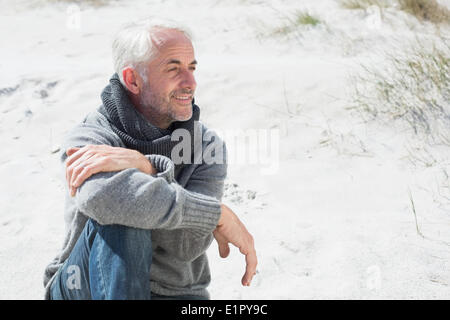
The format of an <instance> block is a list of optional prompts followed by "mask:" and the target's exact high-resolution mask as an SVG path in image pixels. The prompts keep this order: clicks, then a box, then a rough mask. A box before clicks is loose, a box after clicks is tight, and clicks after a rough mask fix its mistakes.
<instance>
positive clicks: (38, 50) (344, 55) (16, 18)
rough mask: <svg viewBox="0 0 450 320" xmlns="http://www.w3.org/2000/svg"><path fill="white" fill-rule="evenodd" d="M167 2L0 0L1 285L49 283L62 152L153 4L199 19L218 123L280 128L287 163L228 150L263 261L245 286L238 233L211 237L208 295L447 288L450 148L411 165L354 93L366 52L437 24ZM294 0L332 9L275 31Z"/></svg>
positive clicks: (212, 120)
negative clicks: (135, 22)
mask: <svg viewBox="0 0 450 320" xmlns="http://www.w3.org/2000/svg"><path fill="white" fill-rule="evenodd" d="M168 2H169V4H168V3H167V2H166V1H111V4H110V5H107V6H102V7H98V8H96V7H90V6H87V5H83V6H81V7H70V8H69V9H68V5H67V4H55V3H50V4H47V2H46V1H43V0H40V1H37V0H36V1H14V2H11V1H0V5H1V7H2V11H1V16H0V30H1V31H0V32H1V39H2V45H1V50H0V58H1V59H0V73H1V75H2V76H1V77H0V90H3V91H0V92H3V93H2V94H0V139H1V142H2V143H1V144H2V150H3V151H2V152H1V154H0V180H1V181H2V182H1V185H0V204H1V205H0V299H41V298H42V297H43V286H42V275H43V271H44V268H45V266H46V265H47V264H48V263H49V262H50V261H51V259H52V258H53V257H54V256H55V254H56V253H57V251H58V249H59V248H60V246H61V245H62V239H63V232H64V226H63V204H64V203H63V180H62V175H61V171H60V170H61V169H60V166H59V163H58V157H57V153H55V151H56V150H58V146H59V143H60V142H61V139H62V136H63V134H64V133H65V132H67V130H69V129H70V128H71V127H72V126H74V125H75V124H76V123H78V122H79V121H80V120H81V119H82V118H83V117H84V115H85V114H87V113H88V112H89V111H91V110H93V109H94V108H96V107H97V106H98V105H99V104H100V98H99V95H100V92H101V90H102V89H103V87H104V86H105V84H106V83H107V81H108V79H109V76H110V75H111V74H112V73H113V71H112V61H111V55H110V42H111V37H112V35H113V33H114V32H115V31H116V30H117V29H118V28H119V26H120V25H121V24H122V23H123V22H125V21H128V20H129V19H130V18H131V17H144V16H146V15H152V14H153V15H159V16H161V17H170V18H172V19H174V20H177V21H180V22H181V23H183V24H185V25H187V26H188V27H189V28H190V29H191V30H192V32H193V34H194V44H195V48H196V54H197V60H198V61H199V68H198V71H197V82H198V91H197V96H196V102H197V103H198V104H199V105H200V107H201V108H202V119H203V121H204V122H205V123H206V124H207V125H208V126H209V127H212V128H217V129H278V130H279V136H280V144H279V166H278V171H277V172H276V173H275V174H272V175H264V174H262V172H261V169H263V168H264V166H263V165H254V164H248V163H247V164H242V165H231V166H230V170H229V181H228V183H227V190H226V197H225V200H224V201H225V202H226V203H228V204H229V205H230V206H231V207H232V208H233V209H234V210H235V211H236V212H237V213H238V214H239V215H240V217H241V218H242V220H243V221H244V222H245V223H246V225H247V227H248V229H249V230H250V231H251V232H252V233H253V235H254V237H255V241H256V246H257V252H258V258H259V266H258V271H259V273H258V275H257V276H256V278H255V279H254V282H253V284H252V286H251V287H249V288H244V287H242V286H241V285H240V278H241V276H242V274H243V272H244V260H243V257H242V256H241V255H240V254H239V252H238V250H236V249H235V248H233V249H234V250H232V253H231V255H230V257H229V258H228V259H227V260H223V259H221V258H220V257H219V255H218V252H217V246H216V245H215V244H213V246H212V247H211V248H210V250H209V252H208V253H209V258H210V264H211V271H212V278H213V280H212V283H211V286H210V292H211V295H212V298H214V299H310V298H312V299H334V298H337V299H347V298H350V299H373V298H389V299H401V298H407V299H418V298H425V299H433V298H438V299H448V298H450V273H449V270H450V262H449V258H450V250H449V245H450V228H449V226H450V214H449V211H448V210H449V204H448V200H447V203H445V201H442V197H440V196H439V193H438V192H440V191H441V190H440V189H439V188H438V186H437V184H439V181H442V180H440V179H441V178H442V170H441V169H440V168H441V166H444V165H446V166H447V167H448V165H449V161H448V160H449V155H448V154H445V152H447V153H448V150H443V153H442V158H443V159H446V161H447V162H442V163H440V164H439V165H435V166H432V167H429V168H423V167H420V166H417V165H413V164H411V162H410V161H408V158H407V155H408V153H407V150H405V147H404V145H405V144H404V142H405V137H404V135H403V134H401V132H400V130H398V129H397V128H395V127H388V126H382V125H379V124H376V123H364V122H363V121H361V119H359V118H357V117H354V116H352V115H351V113H350V112H349V111H348V110H346V108H345V107H346V106H348V103H349V102H348V101H349V92H350V89H351V83H350V81H349V77H348V76H349V74H351V72H352V71H353V70H355V69H357V68H358V66H359V65H360V63H362V62H368V61H373V63H374V64H376V63H380V64H382V63H383V60H382V58H381V57H382V56H381V55H380V53H381V52H384V51H388V50H390V49H391V48H393V47H397V48H398V47H400V48H401V46H402V45H406V44H407V43H408V41H410V40H411V39H414V36H415V35H417V34H420V35H421V36H422V37H424V38H429V39H433V38H434V37H435V35H434V33H433V28H432V27H431V26H430V25H428V24H420V23H419V22H417V21H416V20H415V19H414V18H412V17H410V16H408V15H407V14H405V13H402V12H398V11H397V10H394V9H389V10H387V11H386V12H385V15H384V17H383V20H382V22H381V24H380V23H378V21H379V20H377V13H376V11H373V10H372V11H371V10H368V11H367V12H364V11H362V10H357V11H351V10H346V9H343V8H341V7H339V6H338V5H337V3H336V2H335V1H332V0H320V1H318V0H316V1H313V0H309V1H306V0H305V1H301V2H299V1H281V0H279V1H275V2H273V1H271V2H270V5H268V4H267V3H269V2H268V1H267V2H266V1H256V0H255V1H238V0H233V1H220V0H216V1H210V2H209V4H208V5H205V4H203V1H168ZM188 2H189V4H187V3H188ZM441 3H448V1H441ZM77 8H78V9H80V16H79V17H80V20H79V23H80V24H79V26H80V28H74V27H77V20H76V17H77V15H76V10H77ZM295 10H308V11H309V12H310V13H312V14H314V15H316V16H318V17H319V18H320V19H321V21H322V22H325V23H322V24H319V25H318V26H316V27H301V29H300V31H299V33H298V37H290V38H286V37H279V36H278V37H276V36H270V35H268V33H269V32H271V31H273V30H274V29H275V28H276V27H277V26H280V25H282V24H283V23H284V22H285V21H286V19H285V18H283V16H285V15H287V14H289V13H292V12H294V11H295ZM74 17H75V20H74V19H73V18H74ZM283 19H284V20H283ZM448 31H449V30H448V26H447V27H445V29H443V30H442V32H447V33H448ZM7 88H10V89H7ZM14 88H16V89H14ZM7 91H10V93H7ZM233 151H234V150H230V152H233ZM408 190H411V192H412V195H413V199H414V204H415V209H416V213H417V221H418V225H419V228H420V232H421V233H422V234H423V235H424V236H425V237H421V236H420V235H419V234H418V233H417V231H416V224H415V219H414V214H413V211H412V207H411V203H410V199H409V196H408ZM447 197H448V190H447Z"/></svg>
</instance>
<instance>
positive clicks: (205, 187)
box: [67, 146, 257, 286]
mask: <svg viewBox="0 0 450 320" xmlns="http://www.w3.org/2000/svg"><path fill="white" fill-rule="evenodd" d="M89 148H91V150H93V151H95V152H93V153H92V154H93V155H94V156H98V157H97V160H96V159H95V158H94V156H93V155H92V154H91V155H90V156H84V154H85V153H87V150H89ZM101 148H104V149H108V148H110V147H108V146H103V147H102V146H99V147H94V148H92V147H87V148H84V149H79V150H78V149H76V150H72V151H69V153H71V154H72V156H71V157H72V159H71V160H68V162H67V163H69V165H68V167H67V171H69V174H68V176H69V178H68V181H69V183H70V181H78V184H83V181H82V180H83V179H84V178H83V179H78V178H77V177H75V178H72V177H71V176H72V175H73V173H76V172H78V175H79V174H80V173H81V172H83V169H77V168H82V167H83V165H84V164H87V165H88V164H89V163H92V164H93V165H94V166H95V165H96V166H98V167H99V168H100V169H99V170H98V172H100V173H98V174H96V175H95V176H93V177H91V178H89V179H88V180H86V183H85V184H84V185H82V187H81V188H79V189H82V190H80V191H79V192H78V193H77V197H78V198H80V197H81V198H83V195H85V194H90V191H89V189H90V188H93V189H94V190H93V192H96V190H97V193H100V195H99V196H96V195H95V196H91V197H90V198H88V199H89V202H90V205H89V206H87V207H85V206H83V205H82V204H81V206H80V207H81V208H83V209H84V210H85V211H86V212H88V213H91V214H94V215H95V210H94V209H95V207H96V206H99V207H100V208H102V209H101V210H103V209H104V208H111V207H112V209H111V210H112V211H111V212H110V213H109V214H112V215H113V216H117V217H120V212H116V211H117V210H119V211H120V210H122V209H120V206H121V204H122V203H123V202H125V203H126V202H132V204H131V205H132V206H133V205H134V204H136V202H137V200H138V199H139V197H138V198H136V197H134V196H135V195H136V194H135V193H134V192H133V194H132V195H131V197H130V198H128V197H125V198H121V194H120V193H116V192H115V190H114V188H112V189H111V187H108V184H104V181H103V182H100V183H99V185H95V184H94V183H93V182H94V181H96V180H97V179H96V177H97V176H99V175H105V174H107V173H108V172H106V173H104V172H101V171H108V170H114V169H117V170H119V169H120V170H123V167H122V166H116V167H115V168H114V165H112V166H109V167H108V164H107V163H106V162H105V161H103V160H101V159H102V158H103V156H102V154H101V152H99V150H101ZM111 149H117V148H111ZM223 150H224V152H225V149H223ZM126 151H130V150H128V149H126ZM77 152H78V153H77ZM106 153H108V152H106ZM106 153H105V154H106ZM130 153H132V152H131V151H130ZM74 154H76V156H74ZM117 155H118V154H117V153H114V152H109V158H111V157H114V156H117ZM147 157H152V156H147ZM106 158H108V157H106ZM163 158H165V157H161V159H163ZM78 159H84V160H82V161H78ZM89 159H90V160H89ZM155 159H158V157H152V159H151V160H153V161H152V164H154V166H155V167H157V166H158V163H157V162H156V161H155ZM94 160H96V161H94ZM149 160H150V159H149ZM166 160H167V161H165V162H167V163H169V164H172V165H173V163H172V162H171V161H170V159H168V158H166ZM90 161H91V162H90ZM140 161H144V162H145V160H144V159H143V158H140ZM125 162H126V161H125ZM160 162H164V161H160ZM111 163H113V164H114V163H116V164H117V163H118V162H117V161H116V162H114V161H112V162H111ZM74 164H76V165H74ZM128 165H129V167H128V168H139V167H141V168H142V167H145V164H139V163H137V162H133V161H131V162H129V164H128ZM106 167H108V169H107V170H106ZM125 167H126V166H125ZM101 168H103V169H105V170H103V169H101ZM130 170H132V171H133V172H132V174H133V175H134V176H135V178H134V179H132V181H134V183H135V184H138V185H140V187H141V188H139V189H140V191H141V192H140V194H141V195H143V200H144V201H143V203H142V204H140V205H139V207H140V208H138V209H142V210H138V215H137V216H138V217H140V219H146V217H148V215H149V212H153V211H152V206H153V204H152V203H153V202H154V198H153V199H152V197H156V199H160V201H162V203H161V205H162V207H163V208H155V210H156V211H159V210H161V209H162V211H163V212H169V211H170V209H172V210H173V209H175V210H176V208H177V207H178V206H180V205H182V204H183V202H187V204H186V205H187V209H188V210H189V209H192V213H194V212H196V213H197V219H202V218H208V220H210V218H211V216H210V214H211V213H210V212H208V210H204V209H203V208H202V207H201V206H199V205H196V206H195V207H192V203H193V202H195V201H194V200H197V201H198V200H200V199H203V200H206V199H214V200H216V201H219V200H220V199H221V197H222V193H223V183H224V179H225V177H226V163H223V164H211V165H207V164H202V165H200V166H198V167H197V168H196V169H195V171H194V173H193V175H192V177H191V179H190V181H189V182H188V184H187V185H186V188H185V189H183V188H182V187H181V186H179V185H178V184H176V183H174V182H172V183H169V185H171V188H165V187H166V184H167V182H168V181H169V182H170V181H171V178H170V177H171V174H170V172H172V179H173V168H172V170H166V171H168V173H166V174H164V176H165V177H166V179H163V178H162V177H161V178H159V179H161V180H160V181H159V182H160V184H154V183H153V185H150V184H146V183H145V181H144V180H145V178H144V176H146V174H145V173H143V172H140V171H139V170H137V169H126V170H123V171H121V172H119V173H111V172H109V174H111V176H110V177H107V179H109V181H110V182H113V183H118V184H119V185H123V186H124V187H126V184H127V183H129V182H130V181H127V180H128V178H129V176H128V175H129V174H130V172H129V171H130ZM158 171H161V170H158ZM121 176H124V177H123V180H122V179H121V178H120V177H121ZM138 178H140V179H142V181H141V182H139V179H138ZM167 178H168V179H167ZM99 179H104V177H103V178H101V177H100V178H99ZM166 180H168V181H166ZM102 184H103V187H102ZM86 185H87V186H88V187H87V188H86ZM74 187H76V186H75V185H74ZM152 187H155V188H152ZM172 188H173V189H175V193H174V192H173V190H172ZM86 189H87V191H86ZM119 189H120V188H119ZM111 191H112V192H111ZM191 191H192V192H191ZM177 194H179V195H181V197H180V196H178V197H177V196H176V195H177ZM184 194H186V195H188V196H191V198H183V197H182V196H183V195H184ZM164 195H166V197H164ZM117 196H118V198H117ZM101 199H105V200H101ZM185 199H187V200H188V201H186V200H185ZM189 199H190V200H189ZM104 201H105V203H107V205H104V204H103V202H104ZM158 201H159V200H158ZM164 202H165V203H164ZM125 205H127V204H125ZM89 207H90V209H89ZM149 208H150V210H146V209H149ZM91 210H94V211H91ZM219 211H220V213H219V216H220V220H218V221H217V220H216V222H215V223H216V228H214V227H213V228H212V229H211V231H212V230H214V232H213V234H214V237H215V238H216V240H217V242H218V244H219V252H220V255H221V257H223V258H225V257H226V256H228V254H229V246H228V245H229V243H231V244H233V245H235V246H236V247H238V248H239V250H240V252H241V253H242V254H244V255H245V257H246V272H245V274H244V276H243V278H242V284H243V285H247V286H248V285H250V282H251V279H252V278H253V276H254V274H255V271H256V265H257V257H256V251H255V248H254V242H253V237H252V236H251V235H250V233H249V232H248V231H247V229H246V228H245V226H244V225H243V224H242V222H241V221H240V220H239V219H238V217H237V216H236V214H234V212H233V211H232V210H231V209H229V208H228V207H227V206H225V205H220V209H219ZM88 215H89V214H88ZM99 215H101V216H102V215H103V214H98V213H97V216H99ZM175 216H176V215H175ZM180 216H182V215H180ZM156 217H164V218H173V217H170V216H169V215H162V216H160V215H159V214H156ZM132 218H134V217H130V216H129V215H127V216H126V217H125V219H127V220H128V219H132ZM106 219H111V218H110V217H108V216H107V217H106ZM110 221H111V220H110ZM101 222H102V221H100V223H101ZM113 223H118V224H124V225H129V224H128V223H129V221H125V222H121V221H115V222H113ZM191 223H192V222H191ZM144 225H145V224H141V225H138V226H137V227H140V228H145V227H144ZM158 225H160V227H161V228H164V229H171V228H181V224H180V225H177V224H176V223H175V224H174V225H173V227H172V226H171V225H170V224H169V223H167V221H165V220H164V221H163V220H160V221H158ZM185 226H186V224H185ZM186 227H187V228H190V229H192V230H197V231H196V233H198V232H199V231H201V233H199V234H198V235H200V236H201V235H202V234H203V235H206V234H207V232H206V233H205V229H202V228H198V227H196V226H195V225H192V226H189V225H187V226H186ZM152 228H153V229H155V227H152ZM211 231H210V232H211Z"/></svg>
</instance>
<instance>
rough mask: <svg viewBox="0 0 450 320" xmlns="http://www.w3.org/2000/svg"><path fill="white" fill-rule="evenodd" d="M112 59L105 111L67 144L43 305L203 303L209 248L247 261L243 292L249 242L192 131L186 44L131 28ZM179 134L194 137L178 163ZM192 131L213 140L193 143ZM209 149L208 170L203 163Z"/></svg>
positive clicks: (217, 170) (219, 164) (191, 66)
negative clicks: (60, 216) (61, 220)
mask: <svg viewBox="0 0 450 320" xmlns="http://www.w3.org/2000/svg"><path fill="white" fill-rule="evenodd" d="M113 57H114V64H115V69H116V74H115V75H114V76H113V77H112V78H111V79H110V83H109V85H108V86H107V87H106V88H105V89H104V90H103V92H102V95H101V97H102V102H103V104H102V106H100V107H99V108H98V109H97V110H96V111H95V112H92V113H91V114H89V115H88V116H87V117H86V118H85V120H84V121H83V123H82V124H80V125H78V126H77V127H76V128H74V129H73V130H72V131H70V132H69V134H68V135H67V136H66V138H65V140H64V146H63V150H64V151H65V152H64V154H63V155H62V157H61V160H62V162H63V164H64V169H65V174H66V180H67V186H68V188H67V195H66V203H65V222H66V231H67V234H66V237H65V240H64V245H63V248H62V250H61V252H60V253H59V254H58V256H57V257H56V258H55V259H54V260H53V262H52V263H51V264H50V265H49V266H48V267H47V268H46V271H45V276H44V285H45V289H46V298H47V299H170V298H171V299H208V298H209V293H208V291H207V286H208V284H209V283H210V271H209V267H208V261H207V257H206V254H205V251H206V250H207V249H208V247H209V246H210V244H211V242H212V240H213V238H215V240H216V241H217V243H218V247H219V253H220V256H221V257H223V258H225V257H226V256H227V255H228V254H229V243H231V244H233V245H235V246H237V247H238V248H239V249H240V252H241V253H242V254H244V255H245V258H246V270H245V273H244V276H243V277H242V284H243V285H246V286H248V285H250V282H251V280H252V277H253V276H254V274H255V272H256V265H257V257H256V252H255V248H254V244H253V238H252V236H251V235H250V233H249V232H248V231H247V230H246V228H245V226H244V225H243V224H242V223H241V221H240V220H239V219H238V217H237V216H236V215H235V214H234V213H233V212H232V211H231V210H230V209H229V208H228V207H227V206H226V205H224V204H222V203H221V198H222V194H223V185H224V179H225V177H226V162H225V160H226V159H225V157H226V152H225V148H224V144H223V142H221V141H220V139H219V138H218V137H217V136H215V135H214V134H213V132H212V131H210V130H208V129H207V128H206V127H205V126H204V125H202V124H200V123H199V122H198V121H197V120H198V119H199V108H198V106H197V105H195V104H194V101H193V97H194V93H195V89H196V82H195V78H194V71H195V68H196V65H197V61H196V60H195V56H194V49H193V47H192V43H191V40H190V37H189V35H188V34H187V33H186V32H185V31H183V30H181V29H180V28H176V27H173V26H164V25H150V24H148V23H147V22H139V23H133V24H129V25H127V26H125V27H124V28H123V29H122V30H121V32H119V33H118V35H117V36H116V39H115V40H114V43H113ZM177 130H184V131H183V132H187V133H188V134H189V137H184V138H183V140H184V139H185V138H191V137H192V139H187V140H186V141H189V140H190V142H189V143H188V144H187V145H188V148H184V149H183V150H182V153H183V155H182V157H183V162H181V163H180V161H179V159H178V157H177V152H173V151H174V149H175V148H176V147H177V143H178V141H172V140H173V139H171V136H172V135H173V134H174V133H175V132H176V131H177ZM195 132H197V133H199V132H200V133H201V134H203V136H205V135H207V136H210V137H211V136H214V139H209V140H208V139H201V141H200V143H198V139H195V138H194V136H195V135H194V133H195ZM206 140H208V141H206ZM183 142H184V141H183ZM184 145H185V146H186V144H184ZM218 147H222V148H218ZM207 150H209V151H211V150H214V151H213V152H212V153H211V154H212V155H213V156H214V157H213V158H215V160H216V161H215V162H211V161H208V162H207V161H203V160H202V159H201V158H202V156H201V155H202V152H203V154H204V153H205V151H207ZM220 150H222V151H223V152H220ZM199 155H200V158H199ZM174 158H177V159H174ZM186 159H188V160H190V161H185V160H186ZM199 160H200V161H199ZM217 160H218V161H217ZM187 162H189V163H187Z"/></svg>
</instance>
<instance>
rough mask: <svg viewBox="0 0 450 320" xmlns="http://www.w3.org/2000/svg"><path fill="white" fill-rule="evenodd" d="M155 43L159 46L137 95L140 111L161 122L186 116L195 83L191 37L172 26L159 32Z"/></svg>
mask: <svg viewBox="0 0 450 320" xmlns="http://www.w3.org/2000/svg"><path fill="white" fill-rule="evenodd" d="M155 45H156V46H157V48H158V49H159V50H158V51H157V54H156V55H155V56H154V58H153V59H152V60H151V62H150V63H149V64H148V65H147V66H146V67H145V68H146V69H145V71H146V72H145V75H146V76H144V83H143V89H142V93H141V95H140V100H141V105H142V106H143V108H144V110H142V111H143V112H144V114H148V115H152V116H157V117H158V118H159V119H158V122H160V123H161V124H164V126H165V125H167V126H168V125H170V123H172V122H173V121H186V120H189V119H190V118H191V117H192V98H193V96H194V92H195V89H196V87H197V83H196V82H195V78H194V71H195V67H196V64H197V62H196V61H195V56H194V48H193V47H192V44H191V41H190V40H189V39H188V38H186V36H185V35H183V34H182V33H181V32H178V31H174V30H172V31H169V32H167V31H166V32H165V33H162V34H161V36H160V37H159V41H157V42H156V43H155ZM145 78H147V79H145Z"/></svg>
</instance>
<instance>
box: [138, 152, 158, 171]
mask: <svg viewBox="0 0 450 320" xmlns="http://www.w3.org/2000/svg"><path fill="white" fill-rule="evenodd" d="M138 169H139V170H140V171H142V172H143V173H146V174H151V175H153V174H156V173H157V171H156V169H155V168H154V167H153V166H152V164H151V163H150V161H149V160H148V159H147V158H146V157H145V156H142V157H140V158H139V166H138Z"/></svg>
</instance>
